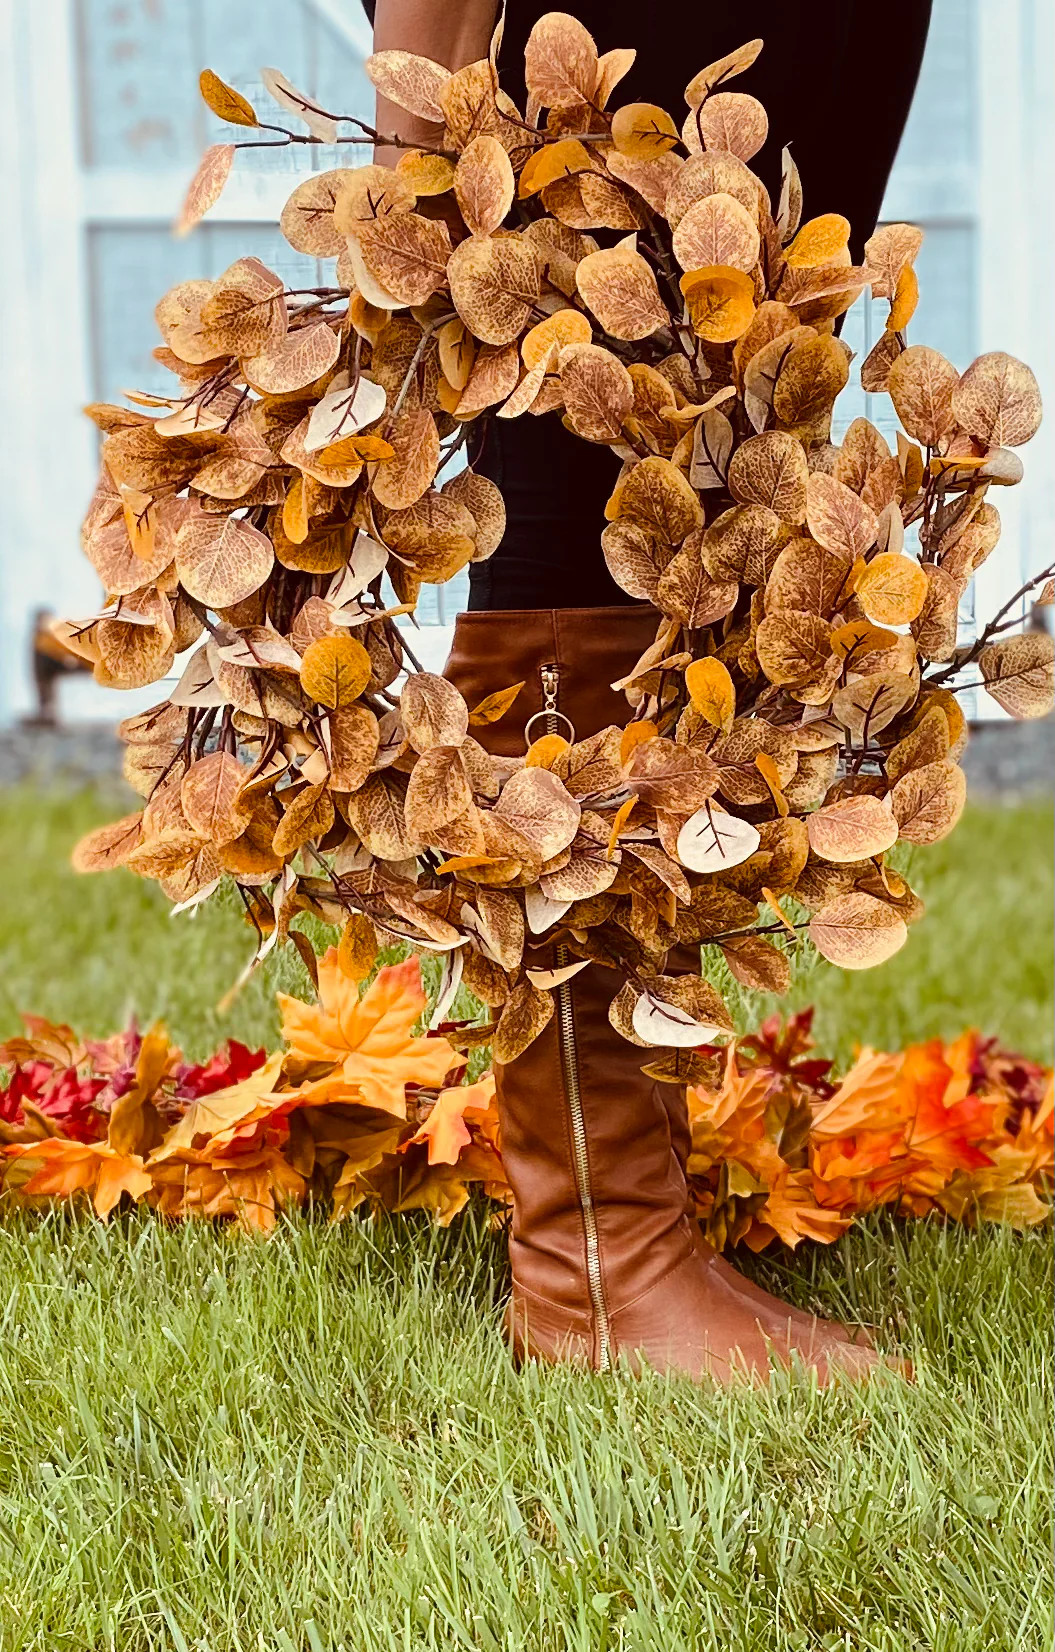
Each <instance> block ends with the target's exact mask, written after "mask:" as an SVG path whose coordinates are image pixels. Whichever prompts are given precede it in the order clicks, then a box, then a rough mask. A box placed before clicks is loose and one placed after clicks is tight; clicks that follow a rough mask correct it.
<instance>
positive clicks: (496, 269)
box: [447, 235, 542, 344]
mask: <svg viewBox="0 0 1055 1652" xmlns="http://www.w3.org/2000/svg"><path fill="white" fill-rule="evenodd" d="M447 278H448V280H449V282H450V289H451V298H452V299H453V300H454V307H455V309H456V310H457V311H458V314H459V315H460V316H461V318H462V320H463V321H464V322H465V325H466V326H467V327H468V329H469V331H470V332H471V333H472V334H473V335H474V336H475V337H476V338H478V339H480V340H481V342H482V343H484V344H510V343H512V341H513V340H514V339H515V338H517V337H519V335H520V333H521V332H523V330H524V327H525V325H526V323H527V321H528V320H529V318H530V315H531V310H532V306H533V305H534V304H535V303H537V301H538V298H539V295H540V293H541V290H542V285H541V267H540V261H539V257H538V254H537V252H536V251H535V249H534V247H533V246H532V245H531V243H530V242H529V241H526V240H523V239H521V238H520V237H518V236H515V235H504V236H501V237H492V236H479V237H477V238H475V239H470V240H466V241H462V242H461V243H460V244H459V245H458V246H457V247H455V249H454V251H453V252H452V253H451V255H450V259H449V260H448V263H447Z"/></svg>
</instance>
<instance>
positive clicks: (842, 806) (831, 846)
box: [806, 794, 898, 865]
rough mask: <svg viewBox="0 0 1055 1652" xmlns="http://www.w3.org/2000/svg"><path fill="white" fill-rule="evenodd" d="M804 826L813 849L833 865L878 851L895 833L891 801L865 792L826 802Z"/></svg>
mask: <svg viewBox="0 0 1055 1652" xmlns="http://www.w3.org/2000/svg"><path fill="white" fill-rule="evenodd" d="M806 827H807V830H808V832H809V836H810V848H811V849H812V850H813V853H814V854H815V855H818V856H819V857H820V859H821V860H828V861H833V862H834V863H835V864H836V865H841V864H843V863H845V862H848V861H856V860H868V859H869V858H870V857H871V856H872V855H880V854H882V853H883V852H884V851H885V850H887V849H890V848H892V847H893V845H894V844H895V843H896V842H897V837H898V823H897V821H896V820H895V818H894V815H893V813H892V812H891V808H890V804H889V803H888V802H887V801H885V800H883V801H880V799H879V798H878V797H869V796H868V795H867V794H865V795H861V796H858V797H843V798H840V799H839V801H838V802H837V803H829V804H827V805H826V806H825V807H824V808H823V809H818V810H817V811H816V813H815V814H811V815H810V817H809V819H808V820H807V822H806Z"/></svg>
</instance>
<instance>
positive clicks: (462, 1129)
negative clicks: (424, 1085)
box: [403, 1073, 495, 1164]
mask: <svg viewBox="0 0 1055 1652" xmlns="http://www.w3.org/2000/svg"><path fill="white" fill-rule="evenodd" d="M494 1099H495V1080H494V1074H493V1073H486V1074H485V1075H484V1077H483V1078H481V1079H479V1080H478V1081H477V1082H476V1083H475V1084H455V1085H453V1086H452V1087H451V1088H450V1089H447V1090H441V1091H440V1093H439V1095H438V1096H437V1098H436V1103H435V1106H434V1107H433V1109H432V1111H431V1113H430V1114H429V1116H428V1118H427V1119H426V1120H425V1122H424V1124H423V1125H422V1126H421V1128H420V1129H419V1130H417V1131H416V1132H415V1133H414V1135H413V1136H411V1137H410V1138H409V1139H408V1140H407V1141H405V1142H404V1143H403V1148H404V1150H405V1149H406V1148H408V1147H411V1146H413V1144H414V1143H415V1142H428V1145H429V1163H430V1164H457V1162H458V1155H459V1154H460V1153H461V1151H462V1149H463V1148H466V1147H468V1145H469V1143H470V1142H471V1141H472V1136H471V1135H470V1133H469V1127H468V1125H467V1124H466V1122H465V1120H466V1118H467V1117H468V1118H473V1119H477V1120H480V1121H483V1120H485V1119H487V1118H488V1116H489V1114H490V1113H491V1110H492V1108H493V1107H494Z"/></svg>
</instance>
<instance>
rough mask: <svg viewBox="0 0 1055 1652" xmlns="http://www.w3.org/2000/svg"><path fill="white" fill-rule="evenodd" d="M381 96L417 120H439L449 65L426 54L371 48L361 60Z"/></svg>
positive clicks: (449, 73) (441, 113)
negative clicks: (367, 55)
mask: <svg viewBox="0 0 1055 1652" xmlns="http://www.w3.org/2000/svg"><path fill="white" fill-rule="evenodd" d="M363 67H364V69H365V70H366V72H367V74H368V75H369V76H370V79H371V80H372V81H373V83H374V85H375V86H376V87H377V90H378V91H379V92H380V94H381V96H382V97H383V98H387V99H388V101H389V102H390V103H394V104H396V105H397V106H398V107H399V108H400V109H406V110H407V111H408V112H409V113H410V114H412V115H417V116H418V117H419V118H420V119H421V120H428V121H441V120H442V119H443V106H442V104H441V102H440V96H441V94H442V92H443V88H444V87H445V86H446V84H447V82H448V81H449V80H450V78H451V72H450V70H449V69H445V68H444V67H443V65H442V64H441V63H435V62H433V60H432V58H430V57H418V56H417V55H416V54H415V53H414V52H401V51H386V52H374V53H373V55H372V56H371V57H368V58H367V59H366V62H365V63H364V64H363Z"/></svg>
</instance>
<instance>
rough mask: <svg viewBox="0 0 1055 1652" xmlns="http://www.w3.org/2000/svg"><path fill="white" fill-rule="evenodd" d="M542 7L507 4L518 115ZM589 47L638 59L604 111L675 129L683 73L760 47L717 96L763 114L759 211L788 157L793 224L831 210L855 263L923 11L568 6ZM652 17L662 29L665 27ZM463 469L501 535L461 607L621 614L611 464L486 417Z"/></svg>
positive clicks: (919, 48)
mask: <svg viewBox="0 0 1055 1652" xmlns="http://www.w3.org/2000/svg"><path fill="white" fill-rule="evenodd" d="M551 9H552V8H551V7H550V6H549V5H546V4H540V3H539V0H509V6H508V9H507V12H506V28H505V37H504V39H503V42H502V57H501V62H500V65H499V69H500V78H501V81H502V85H503V86H504V87H505V88H506V89H507V90H508V91H509V92H510V93H511V95H512V96H513V98H514V100H515V101H516V102H517V103H518V104H519V105H521V106H522V99H523V94H524V70H523V64H524V42H525V41H526V39H527V36H528V33H529V32H530V29H531V25H532V23H533V22H534V21H535V19H536V18H537V17H539V16H540V15H541V14H542V13H543V12H545V11H549V10H551ZM567 9H568V10H569V11H574V13H575V15H576V16H577V17H579V18H581V19H582V21H583V22H584V23H585V25H586V27H587V28H588V29H589V30H590V32H591V34H592V35H593V37H594V39H595V40H596V41H597V43H598V46H599V48H600V50H601V51H607V50H608V49H609V48H610V47H612V46H627V45H633V46H636V47H637V61H636V63H635V64H634V67H633V69H632V70H631V72H630V74H628V75H627V77H626V79H625V80H623V81H621V82H620V84H619V86H618V87H617V89H616V92H615V95H614V97H613V99H612V107H618V105H620V104H622V103H630V102H637V101H640V102H646V101H647V102H649V103H658V104H661V105H662V106H663V107H664V108H666V109H669V110H670V112H671V114H673V115H674V118H675V120H678V121H680V120H681V118H682V113H683V111H684V109H685V102H684V90H685V85H686V83H687V81H688V79H689V76H690V74H692V73H694V72H695V71H696V70H698V69H702V68H703V67H704V66H705V65H706V64H707V63H709V62H713V60H714V59H715V58H718V57H721V56H723V55H724V54H725V53H726V52H728V51H732V50H733V48H734V47H736V46H739V45H741V44H742V43H743V41H744V40H745V39H748V38H750V37H752V36H756V35H760V36H762V38H763V39H764V40H765V47H764V49H763V51H762V53H761V56H760V57H759V58H758V60H757V61H756V62H755V63H754V64H753V65H752V67H751V68H750V69H749V70H748V71H747V73H746V74H744V75H741V76H740V77H739V78H738V79H737V80H736V81H735V82H733V83H732V86H731V88H730V89H731V90H739V91H745V92H751V93H752V94H753V95H754V96H755V97H757V98H759V99H760V101H761V102H762V103H763V104H764V105H765V108H766V111H767V113H768V115H769V134H770V135H769V139H768V141H767V143H766V145H765V147H764V149H762V150H761V151H760V153H759V154H758V155H757V156H755V158H754V159H753V160H752V161H751V163H750V164H751V166H752V168H753V169H754V170H755V171H756V172H758V173H759V175H760V176H761V178H762V181H763V182H764V183H765V185H766V187H767V188H768V189H769V191H770V194H771V196H772V197H773V200H774V203H775V202H776V199H777V195H778V192H779V188H780V151H781V149H782V148H783V146H784V144H786V143H788V144H791V145H792V148H793V152H794V155H795V160H796V163H797V165H798V168H799V171H800V173H801V175H802V185H803V195H804V216H805V217H815V216H816V215H817V214H818V213H821V212H841V213H843V214H844V216H845V217H847V218H849V220H850V223H851V224H852V225H853V235H852V238H851V241H850V250H851V252H852V254H853V257H854V260H855V262H856V261H858V260H860V258H861V257H862V254H863V249H864V243H865V241H866V240H867V239H868V237H869V236H870V235H871V233H872V231H873V229H874V228H875V225H876V221H877V219H878V217H879V209H880V205H881V204H882V200H883V193H884V191H885V189H886V184H887V179H888V178H889V176H890V169H891V167H892V166H893V164H894V156H895V155H896V153H897V147H898V144H899V142H900V141H901V134H902V132H903V130H904V127H905V121H906V119H907V117H908V111H909V105H910V103H911V102H912V94H913V91H914V90H915V86H916V80H917V78H918V75H919V66H920V62H921V60H922V57H923V47H924V44H925V41H926V38H927V27H928V24H929V22H930V10H931V0H894V4H892V5H891V4H888V5H886V6H884V7H883V8H882V10H881V12H880V11H877V10H876V8H875V6H874V5H871V4H865V3H864V0H752V3H748V4H744V3H742V0H741V3H740V4H735V3H733V0H702V3H701V0H696V3H694V4H691V5H690V4H686V3H685V0H677V3H676V4H669V3H664V0H652V3H651V4H650V5H647V6H642V5H641V4H640V0H634V3H633V4H627V3H626V0H577V3H575V4H569V5H568V6H567ZM666 17H669V18H670V25H669V27H668V26H665V19H666ZM477 469H479V470H481V471H483V473H484V474H485V475H487V476H490V477H491V478H492V480H493V481H494V482H496V483H497V484H498V486H499V487H500V488H501V490H502V494H503V496H504V498H505V503H506V512H507V518H508V522H507V527H506V532H505V537H504V539H503V540H502V543H501V545H500V546H499V547H498V549H497V551H496V552H495V553H494V555H493V556H492V557H491V558H490V559H489V560H488V561H487V562H478V563H473V564H472V565H471V566H470V568H469V582H470V584H469V591H470V594H469V607H470V608H589V607H605V606H608V605H609V604H612V603H623V602H632V601H634V600H635V599H634V598H632V597H628V596H627V595H626V593H625V592H624V591H622V590H620V588H619V586H618V585H616V583H615V581H614V580H613V579H612V576H611V574H610V573H609V572H608V568H607V566H606V564H605V560H604V556H603V553H602V551H601V529H602V527H603V526H604V505H605V501H606V500H607V498H608V496H609V494H610V493H611V491H612V487H613V484H614V482H615V478H616V475H617V473H618V470H619V461H618V460H617V459H616V458H615V457H614V455H613V454H612V453H610V452H609V450H608V449H607V448H604V447H598V446H596V445H595V444H593V443H591V442H584V441H583V440H582V439H581V437H578V436H575V435H573V434H572V433H571V432H570V431H568V430H566V429H565V428H564V426H563V425H562V424H561V421H560V416H559V414H556V413H548V414H544V415H543V416H542V417H541V418H533V417H532V415H531V414H530V413H528V414H524V415H522V416H521V417H520V418H519V419H509V420H506V419H491V420H490V428H489V430H488V431H487V435H486V438H485V441H484V447H483V452H482V454H481V456H480V458H479V459H478V461H477Z"/></svg>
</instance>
